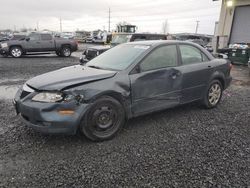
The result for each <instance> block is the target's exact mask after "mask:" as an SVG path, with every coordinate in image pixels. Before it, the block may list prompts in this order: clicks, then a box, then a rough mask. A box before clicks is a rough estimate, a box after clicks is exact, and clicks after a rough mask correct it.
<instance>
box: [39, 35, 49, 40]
mask: <svg viewBox="0 0 250 188" xmlns="http://www.w3.org/2000/svg"><path fill="white" fill-rule="evenodd" d="M41 39H42V40H52V36H51V35H50V34H42V35H41Z"/></svg>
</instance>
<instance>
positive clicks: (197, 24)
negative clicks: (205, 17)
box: [195, 21, 200, 34]
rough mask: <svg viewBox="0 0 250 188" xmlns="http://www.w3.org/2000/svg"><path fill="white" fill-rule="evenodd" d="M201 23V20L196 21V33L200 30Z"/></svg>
mask: <svg viewBox="0 0 250 188" xmlns="http://www.w3.org/2000/svg"><path fill="white" fill-rule="evenodd" d="M199 23H200V21H196V29H195V33H196V34H197V32H198V28H199Z"/></svg>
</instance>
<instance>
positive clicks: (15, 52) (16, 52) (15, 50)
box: [10, 46, 23, 58]
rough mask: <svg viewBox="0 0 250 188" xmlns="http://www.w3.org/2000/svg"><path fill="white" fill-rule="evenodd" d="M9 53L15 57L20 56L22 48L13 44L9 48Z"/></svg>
mask: <svg viewBox="0 0 250 188" xmlns="http://www.w3.org/2000/svg"><path fill="white" fill-rule="evenodd" d="M10 55H11V56H12V57H15V58H18V57H21V56H22V55H23V50H22V48H21V47H19V46H14V47H12V48H11V49H10Z"/></svg>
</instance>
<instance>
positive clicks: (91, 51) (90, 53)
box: [80, 45, 110, 64]
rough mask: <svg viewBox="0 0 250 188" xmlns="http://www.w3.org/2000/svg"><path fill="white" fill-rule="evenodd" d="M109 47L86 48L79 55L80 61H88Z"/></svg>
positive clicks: (82, 62)
mask: <svg viewBox="0 0 250 188" xmlns="http://www.w3.org/2000/svg"><path fill="white" fill-rule="evenodd" d="M109 49H110V46H108V45H106V46H92V47H89V48H87V49H86V50H85V51H84V52H83V53H82V56H81V57H80V63H81V64H84V63H87V62H88V61H90V60H91V59H93V58H95V57H96V56H98V55H100V54H102V53H103V52H105V51H107V50H109Z"/></svg>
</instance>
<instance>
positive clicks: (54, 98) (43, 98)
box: [32, 92, 63, 102]
mask: <svg viewBox="0 0 250 188" xmlns="http://www.w3.org/2000/svg"><path fill="white" fill-rule="evenodd" d="M32 100H33V101H38V102H58V101H61V100H63V94H62V93H52V92H42V93H38V94H37V95H35V96H34V97H33V98H32Z"/></svg>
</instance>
